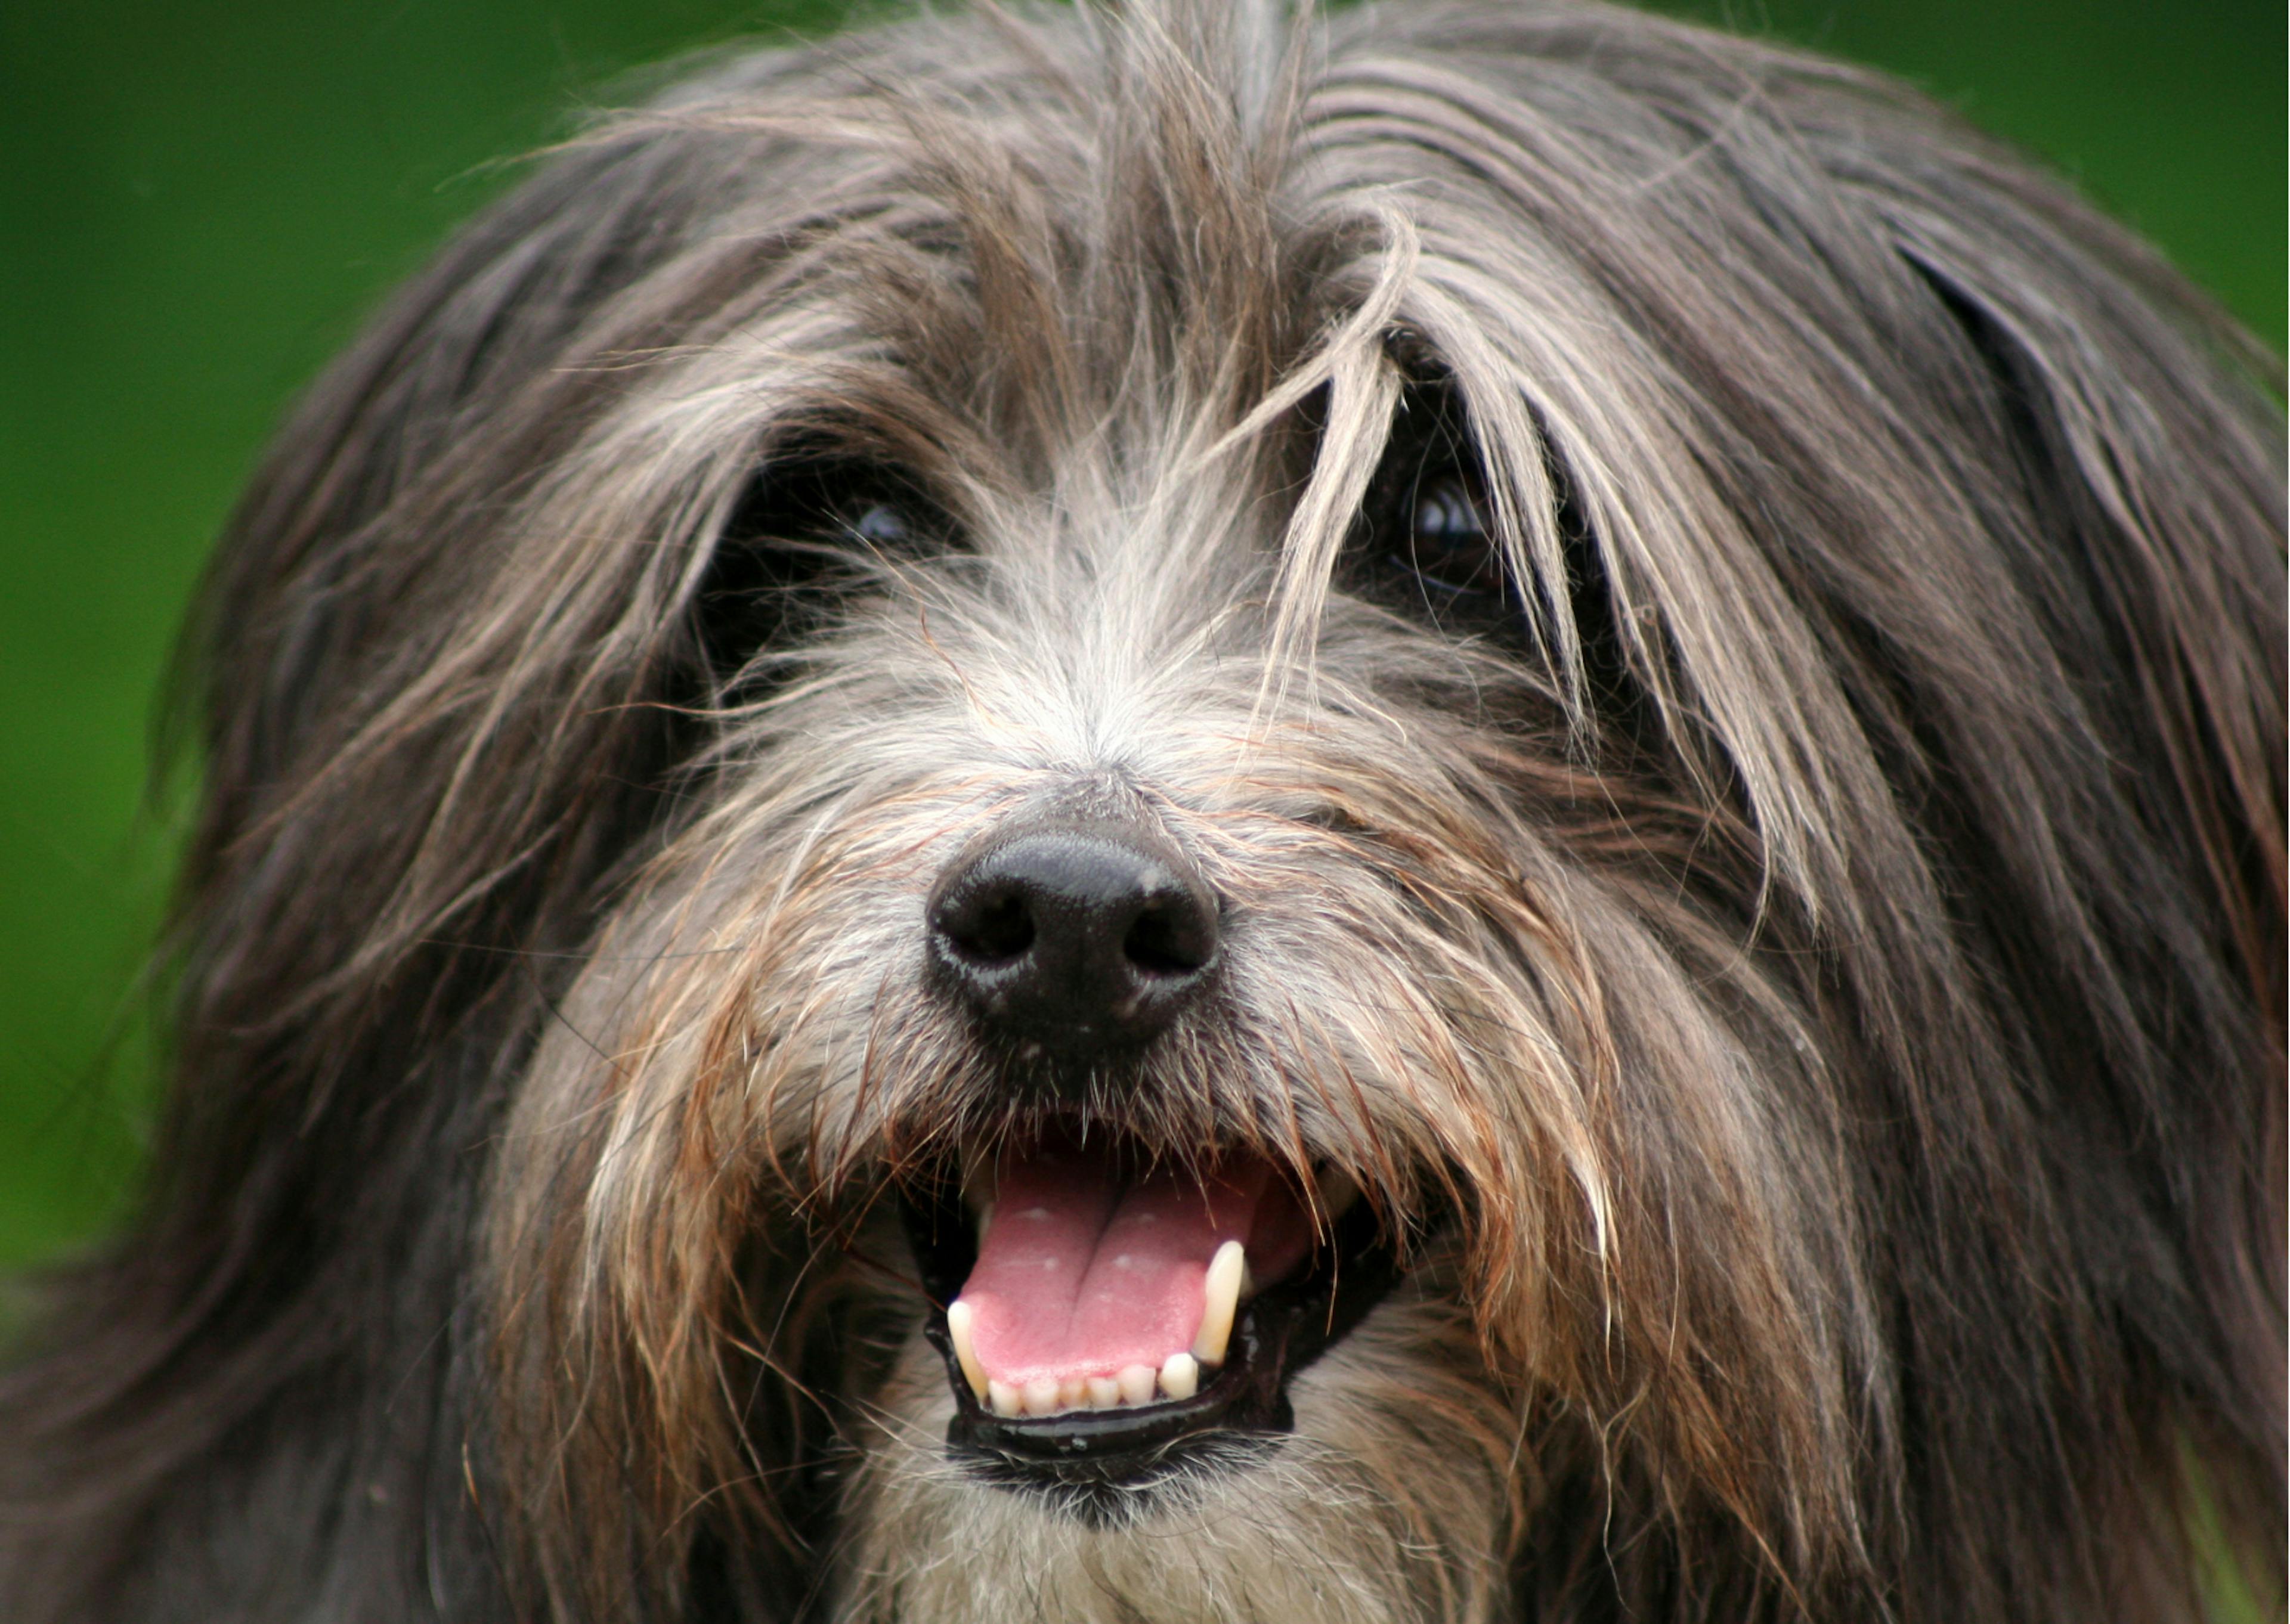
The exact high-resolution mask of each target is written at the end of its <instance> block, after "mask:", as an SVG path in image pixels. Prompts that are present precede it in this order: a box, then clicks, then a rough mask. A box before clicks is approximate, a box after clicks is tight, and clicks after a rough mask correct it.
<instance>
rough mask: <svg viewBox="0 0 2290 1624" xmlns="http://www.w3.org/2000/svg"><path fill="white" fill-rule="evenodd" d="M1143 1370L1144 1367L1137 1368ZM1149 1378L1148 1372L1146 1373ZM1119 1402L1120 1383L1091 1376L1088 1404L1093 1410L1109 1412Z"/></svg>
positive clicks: (1102, 1377) (1111, 1379)
mask: <svg viewBox="0 0 2290 1624" xmlns="http://www.w3.org/2000/svg"><path fill="white" fill-rule="evenodd" d="M1138 1368H1139V1369H1140V1370H1143V1369H1144V1366H1142V1365H1140V1366H1138ZM1148 1378H1150V1372H1148ZM1120 1402H1121V1383H1120V1382H1119V1381H1118V1380H1115V1379H1114V1378H1113V1377H1111V1376H1092V1377H1091V1378H1090V1379H1089V1403H1090V1407H1091V1408H1092V1409H1093V1410H1110V1409H1112V1408H1113V1406H1114V1405H1116V1404H1119V1403H1120Z"/></svg>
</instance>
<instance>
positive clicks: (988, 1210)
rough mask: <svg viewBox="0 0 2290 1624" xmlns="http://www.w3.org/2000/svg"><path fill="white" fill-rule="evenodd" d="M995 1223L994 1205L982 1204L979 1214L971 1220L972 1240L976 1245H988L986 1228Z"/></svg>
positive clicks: (989, 1203)
mask: <svg viewBox="0 0 2290 1624" xmlns="http://www.w3.org/2000/svg"><path fill="white" fill-rule="evenodd" d="M993 1221H994V1204H993V1203H992V1202H990V1201H988V1202H983V1203H981V1204H980V1205H979V1208H978V1211H977V1212H976V1213H975V1214H973V1217H972V1219H971V1225H970V1228H971V1239H972V1240H973V1242H974V1243H975V1244H978V1245H981V1246H983V1245H984V1244H986V1226H987V1225H989V1224H990V1223H992V1222H993Z"/></svg>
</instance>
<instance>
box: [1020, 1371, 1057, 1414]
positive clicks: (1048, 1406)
mask: <svg viewBox="0 0 2290 1624" xmlns="http://www.w3.org/2000/svg"><path fill="white" fill-rule="evenodd" d="M1025 1394H1026V1413H1027V1414H1029V1415H1055V1414H1056V1413H1057V1412H1058V1409H1059V1404H1058V1379H1057V1378H1056V1377H1055V1376H1037V1377H1035V1378H1034V1379H1033V1380H1031V1381H1029V1382H1028V1383H1027V1384H1026V1388H1025Z"/></svg>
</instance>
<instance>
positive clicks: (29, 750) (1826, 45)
mask: <svg viewBox="0 0 2290 1624" xmlns="http://www.w3.org/2000/svg"><path fill="white" fill-rule="evenodd" d="M844 9H845V8H844V7H843V6H842V5H840V4H832V3H828V4H817V3H814V4H755V3H753V0H750V3H749V4H728V3H724V0H619V3H617V4H615V3H613V0H392V3H389V4H369V3H367V0H238V3H237V4H154V3H153V0H0V718H4V720H0V1271H4V1270H5V1269H7V1268H11V1267H14V1266H18V1265H21V1264H24V1263H27V1262H32V1261H36V1260H44V1259H48V1258H52V1257H54V1256H57V1255H59V1254H60V1253H61V1252H65V1251H66V1250H68V1248H70V1247H71V1246H72V1245H74V1244H76V1243H80V1242H83V1241H84V1239H85V1238H86V1237H88V1236H92V1235H93V1234H96V1233H99V1232H100V1229H101V1227H102V1226H103V1224H104V1223H105V1222H106V1220H107V1219H108V1218H109V1217H110V1216H112V1215H113V1214H115V1213H116V1212H117V1211H118V1210H119V1206H120V1203H121V1201H122V1198H123V1196H124V1193H125V1192H126V1191H127V1190H128V1189H129V1188H131V1187H132V1180H133V1179H134V1177H135V1172H136V1168H137V1165H138V1161H139V1156H140V1146H141V1144H142V1142H143V1138H142V1133H143V1124H144V1122H145V1121H146V1118H147V1116H148V1099H149V1095H150V1082H149V1078H148V1070H149V1066H148V1055H149V1044H148V1032H147V1030H146V1029H145V1028H144V1027H143V1026H142V1024H141V1017H140V1007H141V1004H140V992H139V987H138V976H139V967H140V964H141V962H142V956H143V953H144V950H145V948H146V946H147V944H148V940H149V938H150V936H151V933H152V931H153V929H154V926H155V924H156V920H157V918H158V916H159V912H160V905H161V900H162V897H163V894H164V887H165V883H166V874H167V868H168V862H169V857H170V852H171V849H172V820H173V813H172V812H167V811H164V810H162V811H158V812H153V811H150V810H148V809H147V808H146V806H145V804H144V803H143V800H142V797H141V788H142V771H143V761H144V757H145V744H146V738H147V732H148V727H147V723H148V717H149V716H150V715H151V713H152V709H153V701H154V698H155V695H156V692H157V687H158V684H159V681H160V677H161V672H162V666H163V662H164V658H165V654H166V651H167V648H168V644H169V638H170V635H171V632H172V628H173V626H174V623H175V621H176V619H177V617H178V616H179V614H180V612H181V610H182V607H183V604H184V602H185V599H186V597H187V596H188V592H189V591H190V588H191V586H192V583H193V581H194V580H195V578H196V574H197V572H198V569H199V565H200V561H201V558H202V556H204V553H205V551H206V548H207V546H208V542H209V540H210V538H211V537H212V534H213V532H214V530H215V528H216V526H217V524H219V523H220V519H221V517H222V516H223V513H224V511H225V509H226V508H227V507H228V503H229V501H230V500H231V497H232V494H233V492H234V490H235V489H236V486H237V484H239V482H240V481H241V480H242V479H243V478H244V476H245V475H246V473H247V471H248V469H249V468H250V466H251V464H252V460H253V459H254V457H255V455H256V452H257V450H258V448H259V447H260V444H261V442H262V439H263V436H264V435H265V433H266V432H267V430H268V428H269V427H270V426H271V425H272V423H273V422H275V421H276V419H277V417H278V414H279V412H280V411H281V410H282V408H283V407H284V404H285V403H286V402H287V400H288V399H289V398H290V397H291V396H292V394H293V393H294V391H295V389H296V388H298V387H299V386H300V384H302V383H303V382H304V381H305V380H308V378H309V377H310V376H311V374H312V373H313V372H315V371H316V368H317V367H318V366H319V365H320V364H322V363H323V362H324V359H325V357H326V356H328V355H329V354H330V353H331V352H332V350H334V349H335V348H337V347H339V346H340V344H341V343H342V342H343V341H344V340H346V339H347V338H348V336H349V334H350V333H351V332H352V331H353V329H354V328H355V326H356V323H357V321H358V319H359V317H360V316H361V314H362V313H363V312H364V311H365V310H366V309H368V308H370V307H371V306H372V304H373V302H374V300H376V298H377V297H378V296H379V295H380V292H382V291H383V290H384V289H386V288H387V287H388V286H389V284H391V283H393V282H394V281H396V279H397V278H398V277H400V276H403V275H404V273H405V272H406V271H408V270H409V269H411V268H412V267H413V266H414V265H415V264H416V263H418V262H419V260H420V258H421V255H422V253H423V252H424V250H425V249H426V248H427V247H428V246H429V245H430V244H435V243H436V241H437V240H438V239H439V238H440V236H442V235H443V234H444V232H445V231H446V230H447V229H448V228H450V227H451V225H452V223H453V222H454V221H455V220H459V219H460V218H461V217H462V216H464V215H466V214H468V212H470V211H472V210H473V209H475V208H476V206H477V205H478V204H480V203H482V202H483V201H484V199H485V198H486V197H488V196H492V194H493V193H494V192H495V191H496V190H497V189H499V188H501V187H502V186H504V185H506V184H508V181H509V180H510V179H511V178H512V174H511V172H509V171H508V170H506V169H504V168H502V167H500V166H497V165H492V164H488V163H487V160H489V159H492V158H495V157H499V156H504V155H509V154H514V153H516V152H518V151H520V150H522V149H524V148H529V147H531V146H532V144H534V143H535V142H537V141H539V140H543V139H545V138H547V137H548V136H549V135H550V134H552V133H554V132H558V131H561V130H562V129H563V128H564V125H565V124H566V122H567V120H568V118H570V117H571V116H573V115H574V114H575V113H576V112H577V111H578V109H579V108H581V107H583V106H586V105H590V104H592V102H593V101H594V100H595V99H596V98H597V97H598V96H599V95H601V94H603V93H605V87H608V86H609V84H610V82H611V81H612V80H613V76H615V75H616V74H618V73H620V72H621V71H623V70H625V69H627V68H631V67H634V66H637V65H639V64H642V63H645V62H647V61H650V60H656V59H658V58H660V57H661V56H663V55H667V54H669V53H672V52H677V51H679V50H682V49H685V48H687V47H691V46H694V45H700V44H713V43H716V42H719V41H723V40H725V39H730V38H733V37H737V36H742V35H749V34H753V35H758V36H764V37H770V36H773V35H781V36H783V35H784V32H785V30H787V29H788V28H797V29H801V30H804V31H815V30H817V29H819V28H822V27H824V26H827V25H828V24H829V23H830V22H831V21H832V20H834V19H835V18H836V17H837V16H838V15H839V14H841V12H843V11H844ZM1676 9H1680V10H1684V11H1687V12H1691V13H1693V14H1694V15H1698V16H1701V17H1704V18H1707V19H1710V20H1723V21H1727V22H1731V23H1733V24H1734V25H1735V26H1740V27H1746V28H1750V29H1752V30H1753V31H1762V32H1768V33H1772V34H1774V35H1778V36H1784V37H1788V38H1791V39H1796V40H1798V41H1802V42H1804V43H1806V44H1813V45H1815V46H1818V47H1820V48H1822V49H1825V50H1829V51H1831V52H1836V53H1838V54H1840V55H1844V56H1848V57H1854V58H1857V59H1860V60H1864V61H1869V62H1873V63H1877V64H1878V65H1880V66H1883V67H1886V68H1892V69H1894V71H1896V72H1899V73H1902V74H1904V75H1906V76H1909V77H1910V78H1912V79H1914V80H1916V81H1918V82H1919V83H1921V84H1924V85H1926V87H1928V88H1930V89H1932V90H1934V91H1936V92H1939V93H1941V94H1942V95H1944V96H1947V97H1949V98H1950V99H1952V100H1955V101H1956V102H1958V104H1959V105H1961V106H1962V107H1964V108H1966V110H1967V111H1969V112H1970V113H1971V115H1972V116H1974V118H1975V119H1976V120H1978V121H1979V122H1980V123H1982V124H1985V125H1986V126H1988V127H1989V128H1990V129H1991V130H1994V131H1996V132H1998V133H2001V134H2004V135H2006V136H2009V137H2012V138H2014V139H2015V140H2019V141H2021V142H2022V143H2023V144H2024V145H2026V146H2028V147H2030V148H2034V149H2035V150H2036V151H2038V152H2039V153H2042V154H2044V155H2046V156H2048V157H2050V158H2051V159H2053V160H2054V162H2056V163H2057V164H2060V165H2062V166H2063V167H2064V168H2065V169H2066V170H2067V171H2068V172H2070V173H2071V174H2073V175H2075V176H2076V177H2078V179H2079V180H2081V182H2082V183H2083V185H2084V186H2085V188H2086V189H2087V190H2088V191H2089V192H2090V193H2091V194H2092V195H2093V196H2094V197H2096V198H2097V199H2098V200H2099V201H2100V202H2102V204H2105V205H2107V206H2108V207H2110V209H2112V210H2114V211H2115V212H2117V213H2118V214H2120V215H2122V216H2124V217H2126V218H2127V219H2129V220H2132V221H2133V222H2134V223H2135V224H2137V225H2139V226H2140V227H2142V228H2144V229H2145V230H2146V231H2147V232H2149V233H2150V235H2151V236H2154V237H2156V238H2157V239H2158V240H2159V241H2160V242H2161V243H2162V244H2164V245H2165V246H2166V248H2167V249H2168V250H2169V251H2170V252H2172V253H2173V254H2174V256H2175V257H2176V258H2177V259H2178V260H2179V262H2180V263H2181V264H2182V265H2183V266H2184V267H2185V268H2187V269H2188V270H2189V271H2190V272H2191V273H2192V274H2193V275H2194V276H2196V277H2197V278H2198V280H2200V281H2202V282H2204V283H2206V284H2208V285H2209V286H2210V287H2211V288H2213V289H2214V291H2215V292H2218V293H2219V294H2220V295H2221V296H2222V298H2223V299H2224V300H2226V302H2227V303H2228V304H2229V305H2230V307H2232V308H2234V309H2235V310H2236V311H2237V312H2238V314H2239V315H2240V316H2242V318H2243V319H2244V320H2245V321H2246V322H2248V323H2249V324H2251V325H2252V326H2253V327H2254V328H2255V329H2257V330H2258V331H2259V332H2261V333H2262V334H2264V335H2265V336H2266V337H2267V338H2269V339H2270V340H2271V341H2272V342H2273V343H2274V344H2275V345H2276V346H2277V347H2279V346H2280V344H2281V342H2282V337H2283V316H2284V304H2283V300H2284V287H2283V262H2284V231H2285V224H2284V198H2285V185H2286V180H2285V167H2284V124H2285V117H2284V108H2285V78H2284V57H2285V8H2284V5H2283V4H2282V0H2179V3H2178V4H2157V3H2156V0H1771V3H1770V4H1766V5H1764V6H1755V5H1750V4H1732V5H1720V4H1694V3H1693V0H1685V3H1684V4H1679V5H1678V6H1677V7H1676Z"/></svg>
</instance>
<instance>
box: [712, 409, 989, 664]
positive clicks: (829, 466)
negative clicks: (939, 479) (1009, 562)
mask: <svg viewBox="0 0 2290 1624" xmlns="http://www.w3.org/2000/svg"><path fill="white" fill-rule="evenodd" d="M953 540H954V525H953V524H952V521H951V520H949V518H948V517H947V516H946V514H945V512H944V510H943V509H942V508H940V507H939V506H938V505H937V504H936V503H935V502H933V501H932V500H931V499H930V497H929V496H928V495H927V494H926V493H925V491H924V489H923V486H922V484H921V482H920V481H918V480H917V479H915V478H914V477H913V476H910V475H908V474H906V473H904V472H903V471H901V470H900V469H898V468H888V467H885V466H883V465H880V464H877V463H874V462H870V461H860V460H852V459H850V458H846V457H838V456H836V455H833V454H831V453H825V454H822V453H808V454H806V453H805V452H803V451H801V450H797V451H793V452H781V454H779V455H778V456H776V457H774V458H773V460H772V461H771V462H770V463H769V465H767V466H766V467H765V468H760V469H758V470H757V473H756V475H755V476H754V478H753V479H752V480H751V481H750V482H749V487H748V489H747V491H746V492H744V493H742V495H741V498H740V500H739V502H738V504H737V505H736V507H735V508H733V513H732V516H731V518H730V520H729V521H728V522H727V523H726V524H725V526H724V532H723V534H722V535H721V536H719V537H718V538H717V541H716V548H715V556H714V557H713V559H712V560H711V561H710V563H709V571H708V576H707V580H705V581H704V582H703V583H702V585H701V589H700V593H699V596H698V598H697V600H696V603H695V608H696V609H697V612H698V622H697V627H696V630H697V632H698V635H699V641H700V644H701V653H702V658H703V660H704V661H705V664H706V667H707V668H708V670H709V672H711V673H712V674H713V676H714V680H715V681H716V682H717V683H718V684H733V685H736V686H738V687H740V688H741V689H743V690H744V689H746V688H747V687H748V686H749V681H750V679H749V676H747V675H746V674H747V673H749V672H750V670H751V668H754V667H755V664H756V660H757V655H759V654H762V653H765V652H768V651H771V650H773V649H777V648H781V647H784V646H786V645H787V644H789V643H790V642H792V641H793V640H795V639H796V638H798V637H800V636H803V635H805V633H806V632H809V631H813V630H815V629H817V628H819V627H821V626H822V625H824V624H825V623H827V622H828V621H829V620H830V619H831V618H832V617H833V616H834V614H835V613H836V612H837V605H838V604H841V603H843V602H845V600H847V599H848V598H849V597H850V596H851V595H852V594H853V592H856V591H860V590H862V589H864V588H866V586H867V585H868V584H869V582H870V581H872V582H875V583H877V584H879V583H880V582H881V580H882V579H883V569H884V566H885V565H891V564H895V563H896V562H897V561H898V560H899V559H901V558H918V557H921V556H925V554H927V553H931V552H935V551H940V550H942V549H943V548H945V547H947V546H949V545H951V544H952V541H953Z"/></svg>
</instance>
